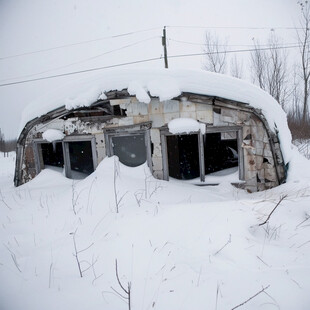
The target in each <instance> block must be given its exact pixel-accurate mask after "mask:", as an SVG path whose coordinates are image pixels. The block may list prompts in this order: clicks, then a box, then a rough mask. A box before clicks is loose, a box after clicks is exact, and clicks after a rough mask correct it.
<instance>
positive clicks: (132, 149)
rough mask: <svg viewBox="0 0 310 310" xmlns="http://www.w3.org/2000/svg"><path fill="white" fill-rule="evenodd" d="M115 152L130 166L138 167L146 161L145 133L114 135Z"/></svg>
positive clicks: (122, 161) (120, 159)
mask: <svg viewBox="0 0 310 310" xmlns="http://www.w3.org/2000/svg"><path fill="white" fill-rule="evenodd" d="M112 147H113V154H114V155H116V156H118V158H119V161H120V162H121V163H122V164H124V165H126V166H129V167H137V166H140V165H142V164H143V163H145V162H146V158H147V156H146V144H145V134H144V133H141V134H131V135H128V136H114V137H112Z"/></svg>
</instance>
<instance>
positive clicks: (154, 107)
mask: <svg viewBox="0 0 310 310" xmlns="http://www.w3.org/2000/svg"><path fill="white" fill-rule="evenodd" d="M148 108H149V113H150V114H162V113H163V104H162V103H161V102H159V101H158V100H152V101H151V103H150V104H149V107H148Z"/></svg>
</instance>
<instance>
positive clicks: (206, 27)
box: [166, 25, 304, 31]
mask: <svg viewBox="0 0 310 310" xmlns="http://www.w3.org/2000/svg"><path fill="white" fill-rule="evenodd" d="M166 27H167V28H188V29H191V28H192V29H236V30H270V31H274V30H302V29H304V28H302V27H241V26H240V27H230V26H218V27H216V26H210V27H209V26H171V25H170V26H166Z"/></svg>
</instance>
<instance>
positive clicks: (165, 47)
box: [161, 26, 168, 69]
mask: <svg viewBox="0 0 310 310" xmlns="http://www.w3.org/2000/svg"><path fill="white" fill-rule="evenodd" d="M161 39H162V45H163V47H164V58H165V68H166V69H167V68H168V56H167V40H166V26H164V29H163V36H162V38H161Z"/></svg>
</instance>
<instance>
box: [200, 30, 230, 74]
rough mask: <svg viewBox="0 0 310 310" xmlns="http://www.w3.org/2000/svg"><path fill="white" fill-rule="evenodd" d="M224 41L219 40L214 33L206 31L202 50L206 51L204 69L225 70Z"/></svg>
mask: <svg viewBox="0 0 310 310" xmlns="http://www.w3.org/2000/svg"><path fill="white" fill-rule="evenodd" d="M226 47H227V42H226V41H223V42H222V41H220V39H219V38H218V36H217V35H216V34H211V33H210V32H207V33H206V37H205V46H204V52H205V53H206V64H205V69H206V70H208V71H212V72H217V73H225V72H226V56H227V53H226Z"/></svg>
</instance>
